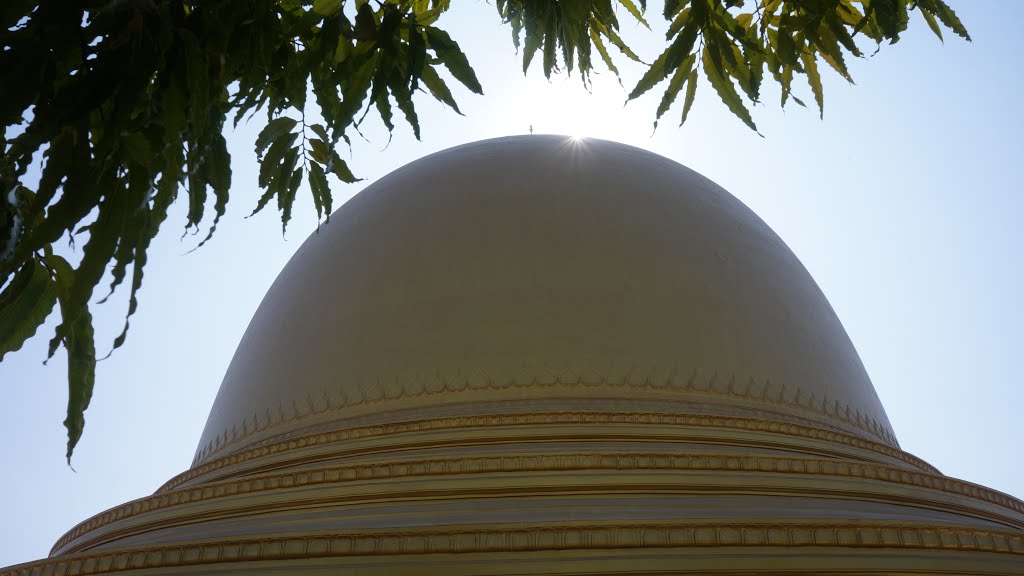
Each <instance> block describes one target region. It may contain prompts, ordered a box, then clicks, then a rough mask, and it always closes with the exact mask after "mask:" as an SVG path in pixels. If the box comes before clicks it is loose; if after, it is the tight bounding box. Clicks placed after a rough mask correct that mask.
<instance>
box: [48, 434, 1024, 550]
mask: <svg viewBox="0 0 1024 576" xmlns="http://www.w3.org/2000/svg"><path fill="white" fill-rule="evenodd" d="M607 470H645V471H646V470H672V471H680V472H683V471H690V472H692V471H700V472H709V471H711V472H723V471H724V472H736V473H745V472H758V473H779V474H806V475H822V476H841V477H846V478H858V479H868V480H879V481H883V482H889V483H895V484H902V485H907V486H914V487H917V488H927V489H931V490H937V491H941V492H945V493H949V494H957V495H960V496H967V497H970V498H975V499H977V500H981V501H985V502H989V503H992V504H996V505H999V506H1002V507H1004V508H1007V509H1009V510H1013V511H1015V512H1017V513H1019V514H1022V515H1024V502H1021V501H1019V500H1017V499H1015V498H1012V497H1010V496H1007V495H1005V494H1002V493H1000V492H996V491H993V490H989V489H987V488H984V487H981V486H977V485H975V484H970V483H967V482H962V481H960V480H954V479H951V478H947V477H945V476H934V475H930V474H925V473H920V472H912V471H908V470H903V469H899V468H892V467H887V466H879V465H874V464H869V463H864V462H852V461H843V460H826V459H811V458H791V457H773V456H739V455H716V454H671V453H668V454H664V453H662V454H651V453H646V454H645V453H632V454H630V453H618V454H615V453H612V454H545V455H525V456H494V457H487V456H478V457H461V458H433V459H428V460H412V461H405V462H393V463H367V464H357V465H347V466H339V467H333V468H327V469H318V470H303V471H298V472H286V473H279V474H269V475H264V476H258V477H244V478H239V479H235V480H231V481H228V482H220V483H215V484H205V485H202V486H199V487H196V488H186V489H182V490H178V491H175V492H168V493H162V494H156V495H154V496H150V497H148V498H142V499H139V500H135V501H133V502H129V503H127V504H123V505H121V506H118V507H115V508H112V509H110V510H108V511H106V512H103V513H101V514H99V515H97V516H94V517H92V518H90V519H88V520H86V521H85V522H83V523H81V524H79V525H78V526H76V527H74V528H73V529H72V530H71V531H69V532H68V533H67V534H65V535H64V536H62V537H61V538H60V539H59V540H58V541H57V543H56V544H54V546H53V549H52V550H51V554H54V553H55V552H56V551H57V550H60V549H62V548H64V547H65V546H67V545H68V544H69V543H70V542H72V541H74V540H75V539H77V538H80V537H82V536H83V535H85V534H87V533H89V532H91V531H93V530H96V529H98V528H101V527H103V526H107V525H110V524H112V523H114V522H117V521H120V520H123V519H125V518H130V517H133V516H137V515H139V514H144V513H147V512H151V511H155V510H161V509H165V508H169V507H172V506H176V505H179V504H190V503H196V502H202V501H207V500H213V499H217V498H223V497H230V496H237V495H242V494H252V493H258V492H263V491H270V490H277V489H282V488H289V489H290V488H302V487H306V486H312V485H323V484H336V483H345V482H352V481H359V480H390V479H396V478H409V477H421V476H445V475H459V474H482V473H492V472H501V473H510V472H564V471H607ZM1003 520H1004V521H1009V522H1012V520H1010V519H1005V518H1004V519H1003ZM1017 521H1018V524H1019V527H1020V528H1024V522H1021V520H1020V519H1019V518H1018V519H1017Z"/></svg>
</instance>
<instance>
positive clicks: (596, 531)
mask: <svg viewBox="0 0 1024 576" xmlns="http://www.w3.org/2000/svg"><path fill="white" fill-rule="evenodd" d="M723 546H781V547H843V548H898V549H928V550H955V551H978V552H994V553H1007V554H1017V555H1024V535H1021V534H1020V533H1012V532H1003V531H996V530H982V529H968V528H954V527H934V526H923V525H917V524H891V523H858V524H818V523H795V522H794V523H778V522H773V523H727V524H722V523H715V524H670V523H645V524H617V525H589V526H588V525H576V524H563V525H544V526H540V527H536V528H519V527H501V528H493V529H472V528H465V529H459V528H452V529H444V530H438V529H434V528H429V529H415V530H401V531H392V532H381V533H360V532H347V533H337V534H317V535H311V536H295V537H282V538H267V539H256V540H235V541H219V542H207V543H197V544H196V545H192V546H189V545H185V546H180V545H179V546H161V547H152V548H143V549H136V550H130V551H110V552H100V553H92V554H82V555H77V556H73V557H56V558H50V559H47V560H41V561H39V562H35V563H31V564H24V565H21V566H15V567H12V568H11V569H10V570H7V571H4V572H0V576H29V575H33V574H54V573H58V572H60V573H63V574H79V575H88V574H100V573H107V572H118V571H124V570H132V569H143V568H174V567H182V566H189V565H202V564H217V563H228V562H246V561H274V560H296V559H315V558H338V557H351V556H385V555H400V554H410V555H413V554H415V555H422V554H453V553H454V554H465V553H500V552H517V551H525V552H529V551H545V550H588V549H629V548H693V547H701V548H703V547H723Z"/></svg>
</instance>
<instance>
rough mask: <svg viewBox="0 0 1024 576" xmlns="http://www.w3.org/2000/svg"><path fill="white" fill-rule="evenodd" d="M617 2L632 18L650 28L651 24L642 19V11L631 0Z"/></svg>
mask: <svg viewBox="0 0 1024 576" xmlns="http://www.w3.org/2000/svg"><path fill="white" fill-rule="evenodd" d="M619 4H621V5H622V7H623V8H625V9H626V11H627V12H629V13H630V14H631V15H632V16H633V18H636V20H637V22H639V23H641V24H643V25H644V27H645V28H647V29H648V30H650V29H651V25H650V24H648V23H647V20H644V13H643V11H642V10H641V9H640V8H639V7H637V5H636V4H634V3H633V1H632V0H619Z"/></svg>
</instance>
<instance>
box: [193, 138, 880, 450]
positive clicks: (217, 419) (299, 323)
mask: <svg viewBox="0 0 1024 576" xmlns="http://www.w3.org/2000/svg"><path fill="white" fill-rule="evenodd" d="M613 399H614V400H615V401H617V402H620V403H621V401H622V399H630V400H631V401H634V402H636V403H637V405H644V406H647V407H646V408H645V410H648V411H650V410H651V408H650V406H657V407H660V408H658V410H659V411H663V412H682V411H696V412H703V413H719V412H721V411H722V410H725V409H729V410H732V409H736V410H741V411H747V412H751V413H754V412H757V413H758V414H764V413H771V414H775V415H777V416H778V417H779V418H788V419H791V420H792V419H798V420H802V421H812V422H815V423H816V424H818V425H822V426H827V427H832V428H836V429H841V430H844V431H846V432H851V433H855V434H858V435H860V436H863V437H865V438H869V439H871V440H874V441H881V442H885V443H888V444H890V445H895V438H894V437H893V435H892V433H891V431H890V426H889V422H888V419H887V418H886V415H885V411H884V410H883V408H882V406H881V403H880V402H879V400H878V397H877V395H876V394H875V391H874V389H873V387H872V385H871V382H870V380H869V379H868V376H867V374H866V372H865V370H864V367H863V365H862V364H861V361H860V359H859V357H858V356H857V353H856V350H855V349H854V347H853V345H852V344H851V342H850V340H849V337H848V336H847V334H846V332H845V330H844V329H843V327H842V325H841V324H840V322H839V320H838V318H837V317H836V315H835V313H834V311H833V310H832V308H831V307H830V305H829V304H828V302H827V300H826V299H825V297H824V295H823V294H822V293H821V291H820V290H819V289H818V287H817V285H816V284H815V283H814V281H813V279H812V278H811V277H810V275H809V274H808V273H807V271H806V270H805V269H804V267H803V266H802V265H801V264H800V262H799V261H798V260H797V258H796V257H795V256H794V255H793V253H792V252H791V251H790V250H789V249H788V248H787V247H786V246H785V244H784V243H783V242H782V241H781V240H780V239H779V238H778V236H777V235H775V234H774V233H773V232H772V231H771V230H770V229H769V228H768V227H767V225H765V224H764V222H762V221H761V220H760V219H759V218H758V217H757V216H756V215H755V214H754V213H753V212H751V211H750V210H749V209H748V208H747V207H746V206H744V205H743V204H742V203H741V202H740V201H739V200H737V199H736V198H735V197H733V196H732V195H730V194H729V193H728V192H726V191H725V190H723V189H722V188H720V187H719V186H717V185H715V184H714V183H712V182H710V181H709V180H707V179H706V178H704V177H702V176H700V175H699V174H697V173H695V172H693V171H692V170H689V169H688V168H685V167H684V166H681V165H679V164H677V163H675V162H672V161H670V160H668V159H666V158H663V157H661V156H657V155H655V154H652V153H650V152H647V151H644V150H641V149H637V148H633V147H629V146H625V145H622V144H617V143H613V142H607V141H600V140H589V139H588V140H585V141H576V140H572V139H568V138H565V137H556V136H524V137H508V138H499V139H495V140H488V141H483V142H478V143H474V144H468V145H465V146H459V147H456V148H452V149H449V150H446V151H443V152H439V153H436V154H433V155H431V156H428V157H426V158H423V159H421V160H419V161H416V162H413V163H411V164H409V165H407V166H405V167H403V168H401V169H399V170H396V171H395V172H393V173H391V174H389V175H388V176H386V177H384V178H382V179H381V180H379V181H378V182H377V183H375V184H373V185H372V186H369V187H368V188H367V189H366V190H364V191H363V192H361V193H360V194H358V195H357V196H356V197H354V198H353V199H352V200H350V201H349V202H347V203H346V204H345V205H344V206H343V207H342V208H341V209H340V210H339V211H338V212H337V213H335V214H334V215H333V216H332V217H331V221H330V223H329V224H327V225H324V226H322V227H321V229H320V231H319V233H316V234H313V235H311V236H310V238H309V239H308V240H306V242H305V243H304V244H303V246H302V247H301V248H300V249H299V251H298V252H297V253H296V255H295V256H294V257H293V258H292V260H291V261H290V262H289V263H288V265H287V267H286V268H285V269H284V271H283V272H282V273H281V275H280V276H279V277H278V279H277V280H276V281H275V283H274V285H273V286H272V288H271V289H270V291H269V292H268V294H267V296H266V297H265V298H264V300H263V302H262V304H261V305H260V307H259V310H258V311H257V313H256V314H255V316H254V318H253V320H252V322H251V323H250V325H249V327H248V329H247V331H246V333H245V336H244V337H243V339H242V342H241V344H240V345H239V347H238V350H237V352H236V354H235V356H234V359H233V360H232V362H231V365H230V367H229V369H228V371H227V374H226V376H225V378H224V381H223V384H222V385H221V388H220V392H219V393H218V395H217V399H216V402H215V404H214V407H213V409H212V411H211V414H210V417H209V420H208V422H207V425H206V428H205V430H204V432H203V436H202V439H201V441H200V444H199V448H198V452H197V461H204V460H207V459H209V458H211V457H213V456H220V455H224V454H228V453H231V452H235V451H238V450H241V449H243V448H246V447H249V446H252V445H254V444H256V443H259V442H263V441H267V440H270V439H280V438H282V437H287V436H288V435H295V434H297V433H299V432H302V431H308V430H313V429H318V427H319V429H323V428H325V427H330V426H332V425H333V423H335V422H337V421H339V420H343V419H348V420H351V421H356V420H359V421H365V422H369V423H373V422H379V421H386V420H388V419H391V420H401V419H403V418H405V419H409V418H414V417H416V416H417V415H419V414H422V413H424V411H435V412H436V413H443V412H444V410H445V408H446V407H447V406H452V405H455V404H459V405H460V406H462V408H460V410H463V411H465V410H470V411H472V410H479V411H488V410H491V411H493V410H494V405H495V403H502V405H503V410H506V408H507V410H506V411H508V410H511V411H513V412H514V409H513V408H508V407H509V406H513V405H514V404H515V403H517V402H519V403H523V402H525V403H532V404H533V407H534V409H536V406H538V405H542V406H547V409H550V410H560V409H566V407H573V406H579V405H584V404H586V405H587V406H591V407H594V406H598V405H599V404H600V402H602V401H604V400H608V401H611V400H613ZM644 403H647V404H644ZM473 406H477V407H478V408H473ZM467 407H469V408H467ZM598 408H599V406H598ZM598 408H595V409H598ZM353 419H355V420H353ZM360 419H361V420H360Z"/></svg>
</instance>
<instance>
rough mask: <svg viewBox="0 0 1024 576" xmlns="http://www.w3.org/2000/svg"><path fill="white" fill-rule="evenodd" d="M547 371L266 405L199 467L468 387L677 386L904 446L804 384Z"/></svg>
mask: <svg viewBox="0 0 1024 576" xmlns="http://www.w3.org/2000/svg"><path fill="white" fill-rule="evenodd" d="M545 371H546V372H547V373H546V374H543V375H539V376H538V375H536V374H531V373H529V372H524V373H523V374H520V375H519V376H518V377H513V378H511V379H508V380H506V381H503V382H499V381H496V380H495V379H494V378H493V377H491V376H490V375H489V374H487V373H486V372H485V371H483V370H477V371H476V372H473V373H471V374H470V375H469V376H464V375H462V374H461V373H460V374H458V375H457V376H454V377H451V376H446V375H443V374H441V372H440V370H435V371H434V374H433V375H432V376H431V377H429V378H423V377H422V376H419V375H417V377H416V378H414V379H413V380H412V381H411V382H410V381H407V380H399V379H398V378H397V377H396V378H394V379H393V381H391V382H385V381H384V380H382V379H379V378H378V379H377V380H376V381H374V382H370V383H355V384H352V385H347V386H346V385H342V386H339V387H338V390H337V392H336V393H333V394H330V395H329V394H328V393H327V392H326V391H325V392H324V393H323V394H322V395H321V397H320V398H313V397H312V396H310V395H308V394H307V395H306V397H305V398H304V399H303V400H301V401H297V400H296V401H292V403H291V405H290V406H286V405H284V404H280V403H279V404H278V406H277V407H276V408H275V409H274V410H271V409H269V408H268V409H266V410H265V411H264V413H263V414H255V413H254V414H252V415H251V416H250V417H247V418H245V419H243V421H242V422H240V423H236V424H234V425H232V426H231V427H229V428H227V427H226V428H225V429H224V430H223V431H221V433H219V434H218V435H217V436H216V437H215V438H214V439H212V440H210V441H209V442H207V444H206V446H204V447H202V448H201V449H200V450H198V451H197V452H196V455H195V458H194V459H193V462H192V463H193V465H196V464H198V463H200V462H203V461H204V460H206V459H207V458H209V457H211V456H213V455H215V454H217V453H218V452H221V451H222V450H224V449H226V448H228V447H230V446H233V445H236V444H237V443H239V442H240V441H242V440H244V439H246V438H248V437H250V436H252V435H253V434H255V433H257V432H265V431H267V430H270V429H272V428H276V427H278V426H281V425H284V424H290V423H293V422H296V421H300V420H303V419H307V418H310V417H313V416H318V415H321V414H325V413H327V412H334V411H338V410H343V409H346V408H354V407H358V406H364V405H375V404H381V403H386V402H389V401H393V400H398V399H409V398H417V397H429V396H435V395H439V394H444V395H451V394H458V393H460V392H464V391H466V390H471V391H472V390H494V391H501V390H508V389H512V388H516V389H529V388H551V387H562V388H589V389H593V388H595V387H602V388H632V389H645V390H652V389H653V390H660V391H665V390H673V391H677V392H685V393H688V394H702V395H707V396H712V397H722V396H727V397H732V398H740V399H744V400H748V401H756V402H763V403H767V404H773V405H777V406H784V407H786V408H789V409H796V410H799V411H804V412H810V413H813V414H814V415H815V416H817V417H818V418H820V417H821V416H827V417H828V419H829V420H835V421H837V422H838V423H841V424H844V425H847V426H852V427H854V428H856V429H858V430H861V431H863V432H866V433H868V434H871V435H872V436H874V437H876V438H878V439H879V440H881V441H882V442H883V443H885V444H888V445H889V446H891V447H893V448H899V442H897V440H896V436H895V434H893V432H892V431H891V430H889V429H888V428H887V427H885V426H884V425H882V424H881V423H879V422H878V421H877V420H875V419H874V418H871V417H869V416H868V415H866V414H862V413H861V412H860V410H859V409H856V408H852V407H851V406H849V405H847V404H845V403H842V402H840V401H839V400H837V399H834V398H832V399H830V398H828V397H827V396H823V397H821V398H817V397H816V396H815V394H814V393H806V392H804V391H802V390H801V389H800V388H799V387H797V388H796V389H795V390H793V389H792V388H791V387H790V388H787V387H786V386H785V385H784V384H776V383H775V382H774V381H772V380H771V379H766V380H764V381H763V382H759V381H757V380H755V379H754V378H749V379H748V380H747V381H746V382H745V383H743V382H739V381H737V379H736V376H735V374H732V375H730V376H729V377H727V378H726V377H720V376H719V374H718V373H717V372H716V373H714V374H712V375H711V376H710V377H709V378H707V379H706V380H704V379H698V377H697V373H696V371H694V372H693V373H692V374H690V375H689V376H688V377H687V376H681V375H680V374H679V371H678V368H676V369H673V370H672V371H665V370H659V369H658V368H657V367H654V368H651V369H650V370H648V371H647V372H644V373H640V372H639V371H637V370H636V369H635V367H630V368H629V369H628V370H627V371H626V373H625V374H624V375H622V376H621V377H619V378H608V377H605V376H604V375H602V374H601V373H600V372H598V371H597V370H596V369H593V368H589V369H587V370H584V371H582V372H580V373H579V374H577V373H575V372H573V371H570V370H558V371H556V370H551V369H545Z"/></svg>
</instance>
